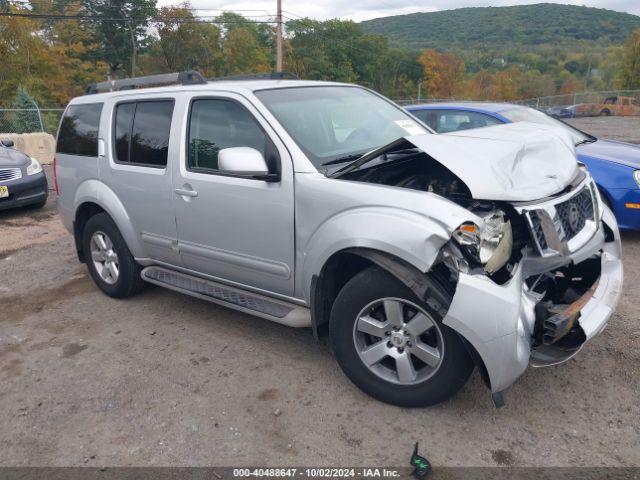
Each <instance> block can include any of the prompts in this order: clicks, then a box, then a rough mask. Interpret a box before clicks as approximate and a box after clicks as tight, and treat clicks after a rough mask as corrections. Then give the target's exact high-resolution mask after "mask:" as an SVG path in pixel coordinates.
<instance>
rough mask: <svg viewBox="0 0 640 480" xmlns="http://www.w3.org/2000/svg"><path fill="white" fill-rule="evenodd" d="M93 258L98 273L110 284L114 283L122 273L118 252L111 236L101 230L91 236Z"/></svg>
mask: <svg viewBox="0 0 640 480" xmlns="http://www.w3.org/2000/svg"><path fill="white" fill-rule="evenodd" d="M90 246H91V260H92V261H93V266H94V267H95V269H96V272H98V275H99V276H100V278H101V279H102V280H104V281H105V282H106V283H108V284H109V285H114V284H115V283H116V282H117V281H118V277H119V275H120V262H119V259H118V254H117V253H116V251H115V250H114V249H113V242H112V241H111V239H110V238H109V236H108V235H107V234H106V233H104V232H101V231H98V232H95V233H94V234H93V235H92V236H91V243H90Z"/></svg>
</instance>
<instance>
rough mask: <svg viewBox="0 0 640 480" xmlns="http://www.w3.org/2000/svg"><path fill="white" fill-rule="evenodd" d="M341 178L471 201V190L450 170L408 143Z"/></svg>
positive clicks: (465, 202)
mask: <svg viewBox="0 0 640 480" xmlns="http://www.w3.org/2000/svg"><path fill="white" fill-rule="evenodd" d="M342 178H344V179H345V180H355V181H359V182H368V183H377V184H380V185H389V186H395V187H403V188H409V189H412V190H419V191H423V192H433V193H435V194H438V195H440V196H443V197H445V198H448V199H450V200H453V201H456V202H460V203H462V204H465V206H466V204H468V202H469V201H470V200H471V192H470V191H469V189H468V188H467V186H466V185H465V184H464V183H463V182H462V181H461V180H460V179H459V178H458V177H457V176H456V175H455V174H454V173H453V172H451V170H449V169H448V168H446V167H445V166H443V165H442V164H441V163H440V162H437V161H436V160H434V159H433V158H431V157H430V156H429V155H427V154H426V153H424V152H422V151H421V150H420V149H418V148H416V147H413V146H412V145H410V144H408V142H407V144H404V145H400V146H399V147H398V148H396V149H394V150H390V151H388V152H386V153H383V154H381V155H379V157H378V158H376V159H375V160H372V161H371V162H370V163H369V164H368V165H367V166H366V168H362V169H358V170H354V171H352V172H349V173H346V174H344V175H343V176H342Z"/></svg>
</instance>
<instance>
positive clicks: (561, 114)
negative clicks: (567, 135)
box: [546, 105, 576, 118]
mask: <svg viewBox="0 0 640 480" xmlns="http://www.w3.org/2000/svg"><path fill="white" fill-rule="evenodd" d="M546 114H547V115H549V116H550V117H553V118H573V117H575V116H576V106H575V105H569V106H556V107H549V108H547V110H546Z"/></svg>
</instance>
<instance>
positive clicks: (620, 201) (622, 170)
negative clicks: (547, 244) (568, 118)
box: [407, 102, 640, 230]
mask: <svg viewBox="0 0 640 480" xmlns="http://www.w3.org/2000/svg"><path fill="white" fill-rule="evenodd" d="M407 110H409V111H410V112H411V113H412V114H413V115H415V116H416V117H418V118H419V119H420V120H422V121H423V122H425V123H426V124H427V125H429V126H430V127H431V128H433V129H434V130H436V131H437V132H450V131H458V130H464V129H468V128H477V127H482V126H486V125H495V124H501V123H512V122H521V121H526V122H532V123H539V124H542V125H551V126H560V127H561V128H563V129H565V130H566V131H567V132H568V133H569V135H571V137H572V138H573V141H574V143H575V145H576V151H577V153H578V160H579V161H580V162H582V163H583V164H585V165H586V166H587V168H588V169H589V171H590V172H591V175H592V176H593V179H594V180H595V182H596V185H597V186H598V189H599V190H600V194H601V196H602V199H603V201H604V202H605V203H606V204H607V205H608V207H609V208H610V209H611V210H612V211H613V213H614V214H615V216H616V219H617V220H618V226H619V227H620V228H621V229H625V230H640V146H638V145H633V144H630V143H623V142H616V141H612V140H602V139H599V138H597V137H594V136H593V135H590V134H588V133H585V132H582V131H581V130H578V129H577V128H575V127H573V126H571V125H568V124H566V123H564V122H560V121H558V120H555V119H553V118H550V117H549V116H548V115H545V114H543V113H541V112H539V111H537V110H534V109H533V108H529V107H523V106H521V105H511V104H508V103H482V102H475V103H474V102H468V103H467V102H461V103H446V104H443V103H438V104H428V105H413V106H409V107H407ZM452 118H455V119H456V121H455V125H453V123H452V120H451V119H452ZM452 127H454V128H452Z"/></svg>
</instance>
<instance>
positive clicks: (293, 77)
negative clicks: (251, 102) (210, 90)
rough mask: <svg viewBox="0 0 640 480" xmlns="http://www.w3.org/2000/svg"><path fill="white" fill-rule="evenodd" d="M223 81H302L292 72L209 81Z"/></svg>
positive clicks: (229, 76) (247, 75)
mask: <svg viewBox="0 0 640 480" xmlns="http://www.w3.org/2000/svg"><path fill="white" fill-rule="evenodd" d="M221 80H300V77H298V76H297V75H296V74H295V73H291V72H264V73H246V74H241V75H228V76H226V77H214V78H210V79H209V81H211V82H217V81H221Z"/></svg>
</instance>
